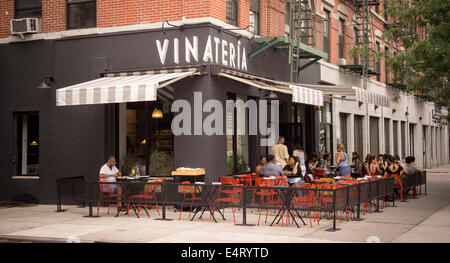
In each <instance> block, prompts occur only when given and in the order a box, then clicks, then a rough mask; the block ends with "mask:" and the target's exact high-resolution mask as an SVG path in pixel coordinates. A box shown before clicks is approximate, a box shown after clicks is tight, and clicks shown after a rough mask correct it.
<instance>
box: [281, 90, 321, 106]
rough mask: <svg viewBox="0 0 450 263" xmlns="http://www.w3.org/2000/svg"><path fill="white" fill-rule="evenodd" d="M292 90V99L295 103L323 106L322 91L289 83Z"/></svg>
mask: <svg viewBox="0 0 450 263" xmlns="http://www.w3.org/2000/svg"><path fill="white" fill-rule="evenodd" d="M289 88H290V89H291V90H292V101H293V102H296V103H302V104H309V105H315V106H323V93H322V91H319V90H313V89H309V88H305V87H302V86H298V85H289Z"/></svg>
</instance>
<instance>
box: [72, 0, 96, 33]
mask: <svg viewBox="0 0 450 263" xmlns="http://www.w3.org/2000/svg"><path fill="white" fill-rule="evenodd" d="M96 24H97V10H96V1H95V0H67V29H78V28H89V27H95V26H96Z"/></svg>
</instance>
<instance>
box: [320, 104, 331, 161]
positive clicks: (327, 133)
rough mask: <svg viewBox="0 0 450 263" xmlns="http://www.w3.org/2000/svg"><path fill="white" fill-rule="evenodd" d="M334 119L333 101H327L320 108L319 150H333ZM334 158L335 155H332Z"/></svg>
mask: <svg viewBox="0 0 450 263" xmlns="http://www.w3.org/2000/svg"><path fill="white" fill-rule="evenodd" d="M331 131H332V120H331V103H325V104H324V105H323V107H322V108H321V109H320V136H319V152H320V154H321V155H323V154H324V153H331V152H332V150H333V149H332V145H331V138H332V134H331ZM331 158H333V155H331Z"/></svg>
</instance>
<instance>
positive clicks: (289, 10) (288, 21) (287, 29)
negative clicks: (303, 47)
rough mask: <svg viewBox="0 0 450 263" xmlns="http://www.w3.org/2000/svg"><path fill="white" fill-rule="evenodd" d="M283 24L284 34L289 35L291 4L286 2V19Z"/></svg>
mask: <svg viewBox="0 0 450 263" xmlns="http://www.w3.org/2000/svg"><path fill="white" fill-rule="evenodd" d="M284 24H285V30H284V31H285V32H286V34H290V30H291V28H290V27H291V4H290V2H289V1H286V17H285V18H284Z"/></svg>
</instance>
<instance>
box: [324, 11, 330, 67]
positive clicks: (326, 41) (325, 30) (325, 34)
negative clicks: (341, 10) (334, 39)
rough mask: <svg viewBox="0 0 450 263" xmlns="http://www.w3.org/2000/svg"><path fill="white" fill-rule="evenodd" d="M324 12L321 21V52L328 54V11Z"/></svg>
mask: <svg viewBox="0 0 450 263" xmlns="http://www.w3.org/2000/svg"><path fill="white" fill-rule="evenodd" d="M324 11H325V20H324V21H323V52H325V53H327V54H328V53H329V52H330V38H329V35H330V34H329V33H330V24H329V23H330V11H328V10H324ZM328 61H330V56H328Z"/></svg>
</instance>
